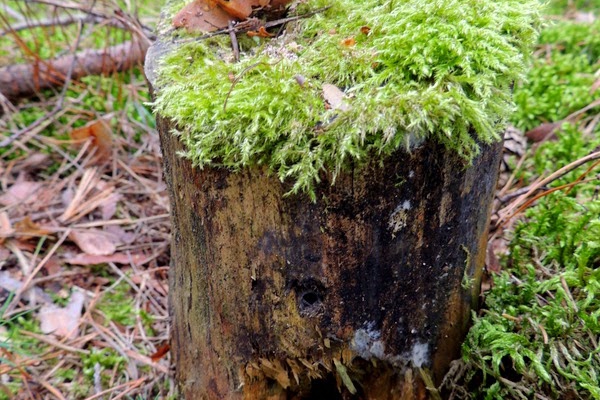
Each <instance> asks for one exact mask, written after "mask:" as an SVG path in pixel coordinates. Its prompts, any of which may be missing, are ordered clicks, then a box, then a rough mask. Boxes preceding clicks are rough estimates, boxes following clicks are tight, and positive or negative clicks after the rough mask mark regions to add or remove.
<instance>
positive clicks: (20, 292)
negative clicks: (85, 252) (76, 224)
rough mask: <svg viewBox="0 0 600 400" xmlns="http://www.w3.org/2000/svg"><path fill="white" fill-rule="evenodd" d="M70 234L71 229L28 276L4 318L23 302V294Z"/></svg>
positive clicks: (7, 308)
mask: <svg viewBox="0 0 600 400" xmlns="http://www.w3.org/2000/svg"><path fill="white" fill-rule="evenodd" d="M69 233H71V230H70V229H68V230H67V231H65V233H63V234H62V236H61V237H60V239H58V241H57V242H56V243H54V246H52V248H51V249H50V251H48V253H47V254H46V256H45V257H44V258H43V259H42V260H41V261H40V262H39V264H38V265H37V266H36V267H35V268H34V269H33V271H31V273H30V274H29V275H28V276H27V278H26V279H25V282H23V286H21V288H20V289H19V290H17V292H16V293H15V295H14V297H13V299H12V300H11V302H10V304H9V305H8V307H6V310H5V311H4V315H3V316H2V318H7V316H8V315H9V314H10V312H11V311H12V309H13V308H14V306H15V305H16V304H17V303H18V302H19V300H21V296H22V295H23V293H24V292H25V291H27V289H29V287H30V286H31V282H32V281H33V278H34V277H35V276H36V275H37V273H38V272H40V270H41V269H42V267H43V266H44V265H46V263H47V262H48V260H50V257H52V255H54V253H56V251H57V250H58V248H59V247H60V245H61V244H62V243H63V242H64V241H65V239H66V238H67V236H69Z"/></svg>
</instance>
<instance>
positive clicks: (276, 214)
mask: <svg viewBox="0 0 600 400" xmlns="http://www.w3.org/2000/svg"><path fill="white" fill-rule="evenodd" d="M159 131H160V136H161V142H162V148H163V160H164V168H165V179H166V181H167V182H168V187H169V192H170V196H171V207H172V225H173V244H172V250H171V254H172V268H171V271H170V274H171V275H170V284H171V289H170V298H171V315H172V318H173V325H172V346H171V349H172V350H171V351H172V354H173V359H174V363H175V366H176V371H177V372H176V375H177V381H178V383H179V384H180V388H181V393H182V395H183V396H184V397H185V398H186V399H204V398H207V399H242V398H245V399H263V398H273V399H275V398H278V399H284V398H332V399H334V398H365V399H396V398H403V399H424V398H427V397H428V392H427V390H426V388H425V386H426V385H425V384H424V379H425V381H427V380H429V379H431V380H432V381H433V382H438V383H439V381H440V379H441V377H442V376H443V374H444V373H445V371H446V368H447V366H448V364H449V362H450V361H451V360H452V359H454V358H456V357H457V356H458V355H459V354H458V353H459V349H460V343H461V341H462V339H463V337H464V334H465V333H466V330H467V327H468V321H469V313H470V310H471V307H472V305H473V304H474V303H476V301H477V298H478V288H479V279H480V274H481V269H482V266H483V261H484V257H485V248H486V246H485V244H486V232H487V226H488V221H489V208H490V203H491V198H492V193H493V189H494V187H495V183H496V176H497V167H498V164H499V157H500V154H501V145H500V144H496V145H492V146H484V147H483V149H482V153H481V156H479V157H478V158H476V159H475V160H474V162H473V165H471V166H467V167H465V166H464V165H463V162H462V161H461V160H460V159H459V158H458V157H457V156H456V155H454V154H453V153H452V152H451V151H448V150H446V149H444V148H443V147H442V146H440V145H437V144H435V143H425V144H424V145H422V146H421V147H419V148H417V149H415V150H414V151H413V152H412V153H410V154H408V153H404V152H398V153H397V154H395V155H394V156H393V157H391V158H389V159H387V160H385V164H384V166H381V165H380V163H379V162H373V164H372V165H369V166H368V167H366V168H362V169H356V170H352V171H350V172H348V173H345V174H343V175H342V176H340V177H338V178H337V180H336V182H335V184H334V185H331V180H330V177H327V176H323V182H322V184H320V186H319V187H318V189H317V202H316V203H311V202H310V200H309V199H308V198H307V197H306V196H303V195H297V196H289V197H286V196H284V193H286V192H287V191H288V190H289V187H287V186H286V185H284V184H282V183H281V182H279V180H278V179H277V178H276V177H275V176H272V175H269V174H267V173H266V171H265V170H263V169H260V168H249V169H245V170H242V171H239V172H237V173H232V172H229V171H226V170H222V169H210V168H205V169H203V170H200V169H194V168H192V166H191V164H190V162H189V161H188V160H186V159H183V158H181V157H179V156H178V155H177V154H178V152H179V151H180V150H182V145H181V143H180V142H179V141H178V139H177V137H175V136H173V135H172V134H171V133H170V132H171V126H170V125H169V123H168V121H165V120H162V119H160V117H159ZM353 393H354V394H353Z"/></svg>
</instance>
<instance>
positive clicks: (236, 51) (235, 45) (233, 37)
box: [227, 20, 240, 62]
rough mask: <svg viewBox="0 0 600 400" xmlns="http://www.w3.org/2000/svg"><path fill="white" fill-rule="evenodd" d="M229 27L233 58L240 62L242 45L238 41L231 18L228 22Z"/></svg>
mask: <svg viewBox="0 0 600 400" xmlns="http://www.w3.org/2000/svg"><path fill="white" fill-rule="evenodd" d="M227 28H228V29H229V37H230V38H231V47H233V59H234V60H235V62H238V61H240V46H239V44H238V41H237V36H236V34H235V32H234V31H233V24H232V23H231V20H230V21H228V22H227Z"/></svg>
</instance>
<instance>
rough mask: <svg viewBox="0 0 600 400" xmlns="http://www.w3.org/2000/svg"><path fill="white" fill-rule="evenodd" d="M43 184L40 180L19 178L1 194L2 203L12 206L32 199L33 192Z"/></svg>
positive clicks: (0, 202)
mask: <svg viewBox="0 0 600 400" xmlns="http://www.w3.org/2000/svg"><path fill="white" fill-rule="evenodd" d="M41 186H42V184H41V183H40V182H30V181H24V180H19V181H17V182H15V183H14V184H13V185H12V186H11V187H9V188H8V190H7V191H6V193H4V194H2V195H0V205H3V206H12V205H14V204H17V203H23V202H24V201H26V200H30V199H31V197H32V196H33V194H35V192H36V191H37V190H38V189H39V188H40V187H41Z"/></svg>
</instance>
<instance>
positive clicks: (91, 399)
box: [85, 377, 147, 400]
mask: <svg viewBox="0 0 600 400" xmlns="http://www.w3.org/2000/svg"><path fill="white" fill-rule="evenodd" d="M146 379H147V378H146V377H143V378H139V379H136V380H135V381H129V382H125V383H122V384H120V385H117V386H115V387H112V388H110V389H106V390H104V391H102V392H100V393H96V394H95V395H93V396H90V397H88V398H86V399H85V400H94V399H101V398H102V397H103V396H104V395H105V394H109V393H112V392H116V391H120V390H123V392H121V394H119V395H117V396H116V397H113V400H114V399H118V398H121V397H123V396H124V395H126V394H127V393H128V392H130V391H131V390H133V389H135V388H137V387H138V386H140V385H141V384H142V383H144V382H145V381H146Z"/></svg>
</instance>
